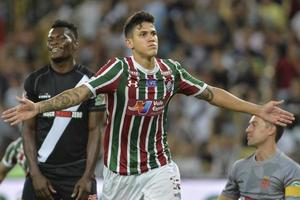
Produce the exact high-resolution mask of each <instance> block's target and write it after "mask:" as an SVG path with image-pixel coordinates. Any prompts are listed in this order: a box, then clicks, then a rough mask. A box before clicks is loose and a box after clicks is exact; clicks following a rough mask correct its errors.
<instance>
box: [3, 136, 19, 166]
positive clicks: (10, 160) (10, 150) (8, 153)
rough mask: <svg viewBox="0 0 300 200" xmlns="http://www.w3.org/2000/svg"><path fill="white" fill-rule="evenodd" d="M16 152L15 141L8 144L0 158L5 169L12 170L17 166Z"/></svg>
mask: <svg viewBox="0 0 300 200" xmlns="http://www.w3.org/2000/svg"><path fill="white" fill-rule="evenodd" d="M16 155H17V151H16V141H14V142H12V143H10V144H9V145H8V147H7V148H6V150H5V154H4V156H3V158H2V161H1V162H2V163H3V164H4V165H5V166H6V167H7V168H10V169H11V168H13V167H14V166H15V165H16V164H17V159H16Z"/></svg>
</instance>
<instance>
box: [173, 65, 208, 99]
mask: <svg viewBox="0 0 300 200" xmlns="http://www.w3.org/2000/svg"><path fill="white" fill-rule="evenodd" d="M175 63H176V69H177V72H178V73H179V85H178V92H179V93H182V94H185V95H193V96H197V95H199V94H201V93H202V92H203V91H204V90H205V88H206V87H207V84H206V83H205V82H203V81H201V80H199V79H197V78H195V77H194V76H192V75H191V74H190V73H189V72H188V71H187V70H186V69H184V68H183V67H182V66H181V65H180V64H179V63H178V62H175Z"/></svg>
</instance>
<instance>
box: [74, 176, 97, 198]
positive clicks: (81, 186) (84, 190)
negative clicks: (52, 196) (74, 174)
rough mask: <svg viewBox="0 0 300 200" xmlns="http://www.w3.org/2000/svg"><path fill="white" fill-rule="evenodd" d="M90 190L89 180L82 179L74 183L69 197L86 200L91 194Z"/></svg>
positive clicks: (90, 183)
mask: <svg viewBox="0 0 300 200" xmlns="http://www.w3.org/2000/svg"><path fill="white" fill-rule="evenodd" d="M91 189H92V182H91V179H89V178H85V177H82V178H81V179H79V181H78V182H77V183H76V185H75V187H74V190H73V193H72V195H71V197H72V198H74V199H76V200H87V199H89V194H90V192H91Z"/></svg>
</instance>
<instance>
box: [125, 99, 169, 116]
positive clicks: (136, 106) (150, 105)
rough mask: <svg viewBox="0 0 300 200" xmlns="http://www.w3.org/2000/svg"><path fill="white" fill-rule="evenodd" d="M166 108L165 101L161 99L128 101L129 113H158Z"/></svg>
mask: <svg viewBox="0 0 300 200" xmlns="http://www.w3.org/2000/svg"><path fill="white" fill-rule="evenodd" d="M163 110H164V102H163V101H161V100H135V99H131V100H129V102H128V111H127V114H129V115H150V116H151V115H158V114H160V113H161V112H162V111H163Z"/></svg>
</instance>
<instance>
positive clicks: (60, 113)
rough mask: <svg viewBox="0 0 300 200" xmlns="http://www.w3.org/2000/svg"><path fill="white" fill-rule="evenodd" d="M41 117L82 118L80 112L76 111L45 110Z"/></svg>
mask: <svg viewBox="0 0 300 200" xmlns="http://www.w3.org/2000/svg"><path fill="white" fill-rule="evenodd" d="M43 117H68V118H82V112H77V111H74V112H72V111H54V112H45V113H43Z"/></svg>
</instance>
